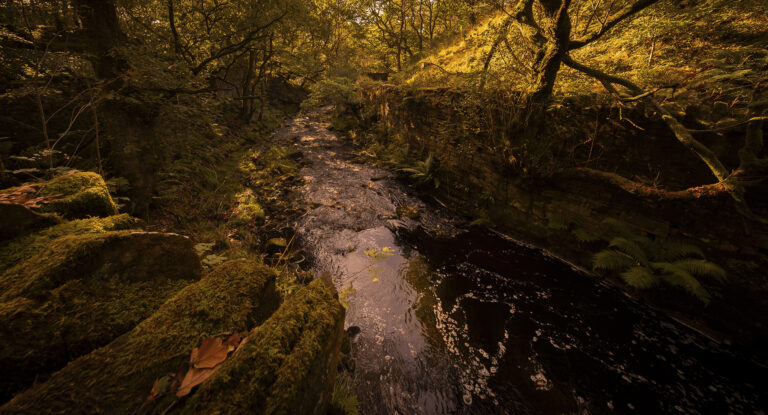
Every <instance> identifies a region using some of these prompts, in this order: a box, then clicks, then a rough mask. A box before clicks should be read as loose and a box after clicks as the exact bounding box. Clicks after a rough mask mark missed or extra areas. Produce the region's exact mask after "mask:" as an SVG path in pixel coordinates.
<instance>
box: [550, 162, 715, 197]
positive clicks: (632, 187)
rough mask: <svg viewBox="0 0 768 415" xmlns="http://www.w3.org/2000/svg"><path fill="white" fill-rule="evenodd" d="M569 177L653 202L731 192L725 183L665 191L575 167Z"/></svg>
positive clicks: (612, 174)
mask: <svg viewBox="0 0 768 415" xmlns="http://www.w3.org/2000/svg"><path fill="white" fill-rule="evenodd" d="M563 173H564V174H565V175H567V176H572V177H578V178H583V179H591V180H597V181H601V182H604V183H608V184H611V185H614V186H616V187H619V188H621V189H622V190H624V191H626V192H627V193H631V194H633V195H635V196H640V197H644V198H648V199H653V200H695V199H701V198H705V197H721V196H727V195H728V194H729V193H730V191H729V189H728V187H727V186H726V185H725V184H724V183H713V184H707V185H703V186H696V187H690V188H688V189H685V190H664V189H659V188H656V187H651V186H648V185H645V184H642V183H639V182H635V181H633V180H629V179H627V178H625V177H623V176H620V175H618V174H616V173H609V172H606V171H600V170H595V169H590V168H588V167H575V168H572V169H568V170H565V171H564V172H563Z"/></svg>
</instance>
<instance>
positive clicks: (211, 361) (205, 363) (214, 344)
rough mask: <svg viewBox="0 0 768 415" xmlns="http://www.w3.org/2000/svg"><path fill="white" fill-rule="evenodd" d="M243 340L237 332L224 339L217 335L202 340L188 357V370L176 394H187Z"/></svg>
mask: <svg viewBox="0 0 768 415" xmlns="http://www.w3.org/2000/svg"><path fill="white" fill-rule="evenodd" d="M243 342H244V340H243V341H241V338H240V335H239V334H237V333H234V334H232V335H231V336H229V338H228V339H227V340H226V341H223V340H222V339H221V337H218V336H213V337H209V338H207V339H205V340H203V342H202V343H201V344H200V347H195V348H194V349H192V353H191V354H190V358H189V362H190V367H189V370H188V371H187V373H186V375H184V379H183V380H182V381H181V385H180V386H179V390H178V391H176V396H177V397H179V398H181V397H183V396H186V395H189V393H190V392H191V391H192V388H194V387H195V386H197V385H199V384H201V383H203V382H204V381H205V380H206V379H208V378H209V377H210V376H211V375H213V374H214V373H215V372H216V370H218V369H219V367H221V363H222V362H224V361H225V360H227V357H228V356H229V352H231V351H233V350H236V349H237V348H238V346H240V345H241V344H242V343H243Z"/></svg>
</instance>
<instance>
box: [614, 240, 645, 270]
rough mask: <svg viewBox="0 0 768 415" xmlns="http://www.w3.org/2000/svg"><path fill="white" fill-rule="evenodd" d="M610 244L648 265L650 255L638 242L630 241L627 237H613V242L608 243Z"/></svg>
mask: <svg viewBox="0 0 768 415" xmlns="http://www.w3.org/2000/svg"><path fill="white" fill-rule="evenodd" d="M608 246H609V247H611V248H615V249H617V250H619V251H622V252H624V253H625V254H627V255H629V256H631V257H632V258H634V259H635V260H637V262H639V263H641V264H643V265H645V266H648V255H647V254H646V253H645V251H643V248H642V247H641V246H640V245H638V244H637V242H634V241H630V240H629V239H627V238H623V237H617V238H613V239H611V242H610V243H608Z"/></svg>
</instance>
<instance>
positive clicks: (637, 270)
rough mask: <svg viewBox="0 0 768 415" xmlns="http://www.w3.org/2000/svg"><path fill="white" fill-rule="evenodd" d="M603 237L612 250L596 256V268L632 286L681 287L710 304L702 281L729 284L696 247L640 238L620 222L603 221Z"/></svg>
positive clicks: (720, 270) (644, 287) (601, 232)
mask: <svg viewBox="0 0 768 415" xmlns="http://www.w3.org/2000/svg"><path fill="white" fill-rule="evenodd" d="M600 234H601V239H604V240H605V241H606V242H608V248H607V249H604V250H602V251H600V252H598V253H596V254H595V255H594V256H593V258H592V265H593V268H594V269H595V270H597V271H604V272H608V273H615V274H618V275H619V276H620V277H621V279H622V280H623V281H624V282H625V283H627V285H629V286H631V287H634V288H637V289H640V290H646V289H649V288H653V287H657V286H660V285H667V286H673V287H678V288H681V289H683V290H684V291H686V292H688V293H689V294H691V295H693V296H695V297H696V298H697V299H699V300H700V301H701V302H703V303H705V304H707V303H709V301H710V300H711V298H712V294H711V293H710V291H709V290H708V289H706V288H705V287H704V285H703V284H702V283H701V282H700V281H699V278H702V279H705V280H707V281H708V282H711V283H716V284H723V283H725V282H726V274H725V271H724V270H723V269H722V268H720V267H719V266H718V265H716V264H714V263H712V262H709V261H707V260H706V259H704V258H705V257H704V253H703V252H702V251H701V249H700V248H699V247H697V246H695V245H691V244H686V243H683V242H680V241H675V240H653V239H650V238H648V237H646V236H641V235H636V234H633V233H632V231H631V230H630V228H629V226H628V225H627V224H625V223H623V222H621V221H618V220H616V219H606V220H605V221H603V223H602V227H601V229H600ZM612 235H620V236H612Z"/></svg>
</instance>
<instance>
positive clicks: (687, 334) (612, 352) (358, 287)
mask: <svg viewBox="0 0 768 415" xmlns="http://www.w3.org/2000/svg"><path fill="white" fill-rule="evenodd" d="M327 126H328V125H327V123H324V122H322V121H320V118H319V117H317V115H315V116H312V117H299V118H296V119H293V120H290V121H287V122H286V124H285V125H284V126H283V127H282V128H281V129H280V130H279V131H278V133H277V135H276V138H277V139H278V140H280V141H282V142H283V143H284V144H289V145H294V146H296V148H298V149H299V150H300V151H302V153H303V157H304V160H305V161H306V167H304V168H303V169H302V174H303V175H304V177H305V179H306V182H307V183H306V185H305V186H304V187H303V188H301V189H300V190H299V191H298V193H297V195H296V196H297V197H298V198H300V199H302V200H303V201H304V202H306V203H309V205H310V206H312V207H313V208H312V209H311V210H310V211H309V212H308V213H306V214H305V215H304V216H303V217H302V218H301V219H299V221H298V223H297V224H296V225H297V229H298V233H297V237H298V240H299V242H300V243H301V246H302V247H303V249H304V250H305V251H306V253H307V254H308V255H309V257H310V259H311V262H312V266H313V267H314V269H315V271H317V272H318V273H320V272H324V271H329V272H330V273H331V275H333V278H334V282H335V284H336V286H337V288H338V289H339V291H340V292H342V293H343V294H342V297H343V298H345V299H346V300H347V301H348V304H349V309H348V312H347V317H346V326H347V327H348V328H349V330H348V332H349V333H350V336H351V345H352V356H353V358H354V359H355V362H356V369H355V371H354V374H353V381H354V387H355V389H356V392H357V394H358V397H359V399H360V402H361V413H363V414H453V413H456V414H495V413H499V414H506V413H509V414H518V413H520V414H559V413H574V414H582V413H592V414H600V413H638V414H656V413H672V414H678V413H681V414H697V413H699V414H729V413H735V414H741V413H744V414H753V413H764V412H763V411H762V410H763V408H764V407H765V404H766V397H765V393H764V392H765V390H766V388H765V387H764V386H763V387H760V386H759V385H760V384H766V383H768V382H766V380H765V379H766V375H768V370H767V369H766V367H765V366H764V365H761V364H758V363H756V362H754V361H751V360H749V359H747V358H745V357H741V356H739V355H738V354H737V353H734V352H732V351H731V350H729V349H727V348H725V347H724V346H721V345H719V344H717V343H714V342H712V341H710V340H708V339H707V338H705V337H703V336H701V335H699V334H698V333H696V332H693V331H691V330H689V329H688V328H686V327H684V326H682V325H680V324H678V323H676V322H674V321H671V320H669V319H667V318H665V317H664V316H661V315H658V314H656V313H655V312H654V311H652V310H651V309H649V308H648V307H646V306H643V305H642V304H638V303H636V302H635V301H633V300H632V299H630V298H627V297H626V296H624V295H623V294H622V293H621V292H620V291H617V290H616V289H614V288H611V287H608V286H605V285H602V284H601V283H600V281H599V280H598V279H596V278H595V277H593V276H590V275H589V274H588V273H586V272H584V271H581V270H579V269H576V268H575V267H573V266H571V265H569V264H568V263H566V262H563V261H561V260H559V259H557V258H555V257H553V256H551V255H549V254H548V253H547V252H546V251H544V250H540V249H537V248H534V247H530V246H526V245H524V244H521V243H519V242H516V241H514V240H511V239H509V238H506V237H504V236H503V235H498V234H494V233H492V232H489V231H483V230H477V229H464V228H462V227H461V226H459V225H458V224H460V223H461V221H460V220H459V219H458V218H457V217H456V216H454V215H453V214H451V213H450V212H447V211H445V210H444V209H442V208H440V207H438V206H435V205H434V204H430V203H425V202H424V201H422V200H420V199H419V198H418V197H416V196H415V195H414V194H413V193H412V192H410V191H409V189H408V188H407V187H405V186H404V185H402V184H401V183H399V182H398V181H397V180H396V178H395V177H394V175H393V174H392V173H390V172H387V171H384V170H382V169H378V168H374V167H370V166H367V165H364V164H360V163H357V162H355V158H356V153H355V151H354V148H353V147H352V146H351V145H350V143H348V142H347V141H346V140H344V139H342V138H340V137H338V136H337V135H336V134H335V133H333V132H331V131H329V130H328V128H327ZM400 205H404V206H410V207H413V208H415V209H416V210H418V212H419V213H420V216H419V217H418V218H417V219H407V218H398V217H397V214H396V209H397V207H398V206H400Z"/></svg>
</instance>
